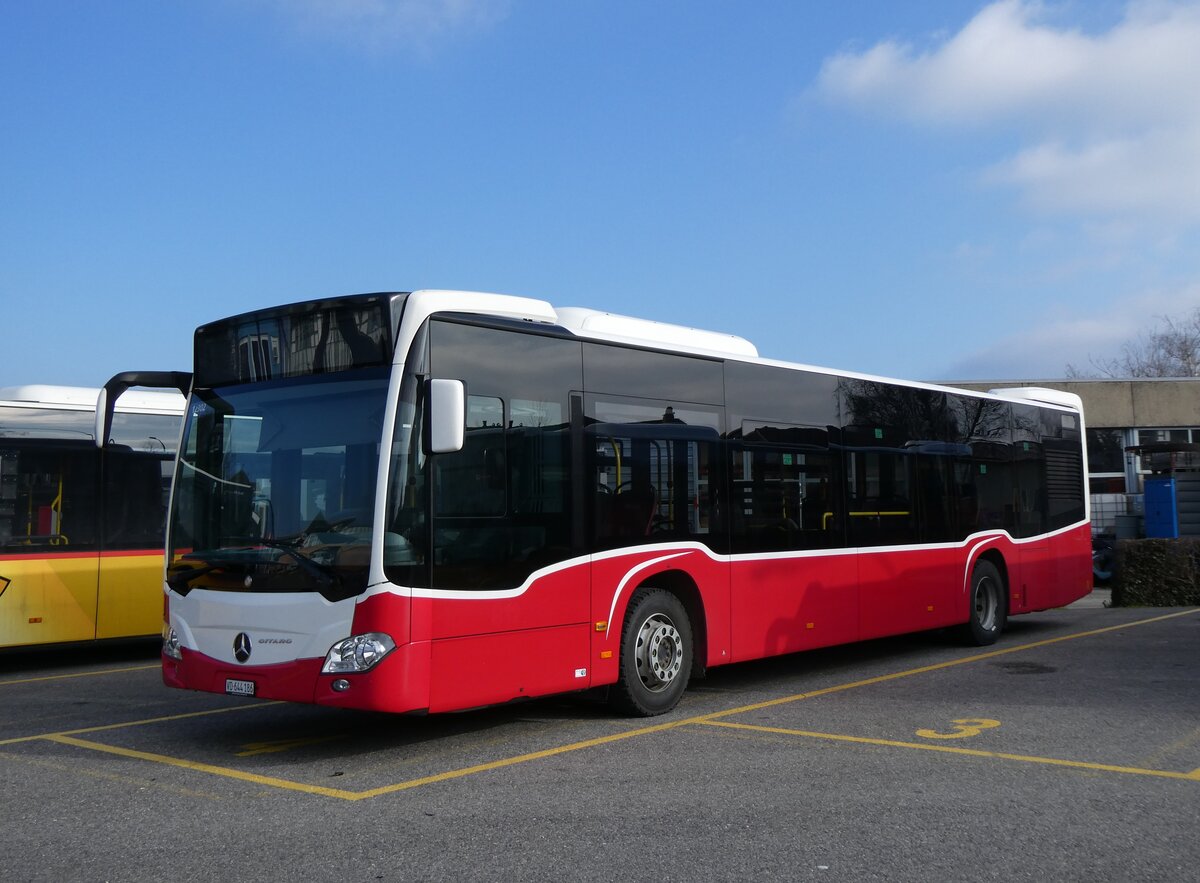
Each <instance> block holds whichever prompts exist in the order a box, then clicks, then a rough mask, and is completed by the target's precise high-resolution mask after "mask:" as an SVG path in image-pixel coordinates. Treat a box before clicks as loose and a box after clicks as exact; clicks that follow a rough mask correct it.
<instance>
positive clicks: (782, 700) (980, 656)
mask: <svg viewBox="0 0 1200 883" xmlns="http://www.w3.org/2000/svg"><path fill="white" fill-rule="evenodd" d="M1194 613H1200V608H1194V609H1191V610H1183V611H1181V612H1179V613H1167V614H1164V615H1162V616H1154V617H1151V618H1150V619H1139V620H1137V621H1135V622H1125V623H1121V624H1120V625H1110V626H1105V627H1104V628H1102V629H1092V630H1091V631H1086V632H1075V633H1074V634H1070V635H1060V636H1059V637H1057V638H1047V639H1046V640H1044V641H1034V642H1032V643H1030V644H1019V645H1018V646H1016V647H1005V648H1004V649H1003V650H992V651H989V652H987V653H976V654H975V655H974V656H964V657H962V658H960V659H951V660H949V661H947V662H937V663H934V664H933V665H923V666H921V667H920V668H910V669H908V670H907V671H897V672H892V673H891V674H886V675H879V676H878V677H874V678H866V679H864V680H861V681H854V682H852V683H849V684H838V685H837V686H836V687H824V688H822V689H820V690H812V691H810V692H808V693H795V694H793V695H791V696H780V697H779V698H777V699H768V700H766V701H765V702H755V703H753V704H751V705H743V706H741V707H739V708H730V709H727V710H725V711H717V712H713V713H712V714H709V715H705V717H706V718H707V719H709V720H713V719H715V718H722V717H730V716H732V715H735V714H744V713H746V712H748V711H758V710H759V709H761V708H772V707H774V706H776V705H786V704H788V703H789V702H798V701H800V700H801V699H813V698H815V697H817V696H828V695H829V694H830V693H841V692H844V691H846V690H855V689H857V688H859V687H870V686H872V685H874V684H883V683H886V682H888V681H895V680H898V679H899V678H908V677H912V676H913V675H920V674H928V673H929V672H931V671H940V670H942V669H944V668H953V667H954V666H956V665H966V664H967V663H970V662H979V661H981V660H984V659H994V658H996V657H997V656H1006V655H1008V654H1009V653H1021V652H1023V651H1025V650H1033V649H1034V648H1037V647H1048V646H1050V645H1051V644H1059V643H1061V642H1063V641H1074V640H1075V639H1077V638H1090V637H1092V636H1094V635H1103V634H1105V633H1106V632H1115V631H1119V630H1121V629H1128V628H1133V627H1134V626H1139V625H1148V624H1150V623H1152V622H1162V621H1163V620H1165V619H1175V618H1176V617H1179V616H1190V615H1192V614H1194Z"/></svg>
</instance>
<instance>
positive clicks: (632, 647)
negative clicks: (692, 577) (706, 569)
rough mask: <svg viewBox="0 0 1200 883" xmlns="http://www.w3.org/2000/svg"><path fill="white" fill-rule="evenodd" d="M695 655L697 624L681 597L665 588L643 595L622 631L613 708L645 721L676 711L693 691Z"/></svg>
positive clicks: (636, 598)
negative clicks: (689, 687)
mask: <svg viewBox="0 0 1200 883" xmlns="http://www.w3.org/2000/svg"><path fill="white" fill-rule="evenodd" d="M693 652H694V651H693V647H692V624H691V621H690V620H689V619H688V615H687V611H686V610H684V609H683V604H681V603H680V602H679V599H678V598H676V597H675V596H674V595H672V594H671V593H670V592H667V591H664V590H663V589H646V590H642V591H639V592H638V593H637V594H636V595H634V597H633V598H632V600H630V602H629V611H628V612H627V613H626V614H625V625H624V627H623V628H622V630H621V661H620V674H619V676H618V678H617V683H616V685H615V686H614V687H613V690H612V694H611V702H612V704H613V706H614V707H616V708H617V709H619V710H620V711H623V712H625V713H627V714H636V715H640V716H642V717H650V716H652V715H656V714H664V713H665V712H668V711H670V710H671V709H672V708H674V707H675V706H676V705H677V704H679V700H680V698H681V697H682V696H683V691H684V690H685V689H687V683H688V678H689V677H690V675H691V672H692V654H693Z"/></svg>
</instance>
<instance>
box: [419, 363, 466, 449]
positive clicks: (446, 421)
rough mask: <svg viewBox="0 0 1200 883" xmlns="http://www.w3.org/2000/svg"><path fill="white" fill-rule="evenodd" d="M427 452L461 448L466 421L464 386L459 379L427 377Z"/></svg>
mask: <svg viewBox="0 0 1200 883" xmlns="http://www.w3.org/2000/svg"><path fill="white" fill-rule="evenodd" d="M427 401H428V402H429V452H430V453H431V454H449V453H452V452H454V451H461V450H462V447H463V440H464V436H465V435H466V425H467V389H466V387H465V386H463V382H462V381H461V380H430V381H429V397H428V399H427Z"/></svg>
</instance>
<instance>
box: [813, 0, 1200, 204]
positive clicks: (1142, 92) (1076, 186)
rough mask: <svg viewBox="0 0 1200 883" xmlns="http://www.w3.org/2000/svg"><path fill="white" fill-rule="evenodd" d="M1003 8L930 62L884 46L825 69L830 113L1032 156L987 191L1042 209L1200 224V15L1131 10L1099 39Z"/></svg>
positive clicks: (1156, 3) (1180, 5)
mask: <svg viewBox="0 0 1200 883" xmlns="http://www.w3.org/2000/svg"><path fill="white" fill-rule="evenodd" d="M1059 13H1060V10H1056V9H1055V8H1054V7H1052V6H1049V5H1045V4H1042V3H1037V2H1033V0H999V2H995V3H992V4H991V5H989V6H987V7H985V8H984V9H982V10H981V11H980V12H979V13H978V14H977V15H976V16H975V17H974V18H973V19H971V21H969V22H968V23H967V24H966V25H965V26H963V28H962V29H961V30H960V31H958V32H957V33H955V34H952V35H950V36H949V37H943V38H940V39H939V40H937V41H936V44H935V45H933V46H931V47H930V48H926V49H917V48H916V47H914V46H913V45H912V44H911V43H904V42H900V41H897V40H887V41H884V42H881V43H878V44H876V45H875V46H873V47H870V48H868V49H866V50H865V51H862V52H843V53H841V54H838V55H835V56H833V57H831V58H829V59H827V60H826V61H825V63H824V65H823V66H822V69H821V73H820V76H819V79H818V81H817V85H816V91H817V93H818V94H819V95H820V96H822V97H823V98H825V99H826V100H829V101H832V102H836V103H843V104H847V105H853V106H856V107H860V108H863V109H866V110H869V111H872V112H876V113H879V114H881V115H887V116H895V117H900V118H902V119H904V120H906V121H908V122H910V123H913V124H917V125H922V126H935V127H938V128H940V129H945V128H951V129H962V130H972V131H979V130H985V129H986V130H989V131H998V132H1001V133H1003V134H1006V135H1012V134H1015V135H1017V136H1018V137H1020V138H1023V139H1025V140H1026V143H1027V146H1026V147H1024V148H1023V149H1021V150H1019V151H1018V152H1017V153H1016V154H1015V155H1012V156H1009V157H1007V158H1004V159H998V160H997V162H996V163H994V164H993V165H992V167H991V168H990V169H988V170H986V172H985V173H984V176H983V177H984V180H986V181H988V182H991V183H994V184H995V183H999V184H1004V185H1009V186H1013V187H1016V188H1018V189H1019V190H1020V191H1021V192H1022V194H1023V197H1024V200H1025V202H1026V203H1027V204H1028V205H1029V206H1031V207H1032V208H1034V209H1037V210H1039V211H1045V212H1050V213H1066V214H1070V215H1087V216H1094V215H1097V214H1099V215H1109V216H1112V215H1136V216H1150V215H1161V214H1164V213H1165V214H1167V215H1169V216H1170V217H1171V218H1174V219H1176V220H1185V221H1195V220H1197V219H1200V88H1197V83H1200V3H1196V2H1165V0H1147V2H1131V3H1130V5H1129V6H1128V7H1127V8H1126V11H1125V15H1124V17H1123V18H1122V19H1121V21H1120V22H1118V23H1117V24H1115V25H1114V26H1113V27H1111V28H1110V29H1109V30H1107V31H1106V32H1103V33H1098V34H1086V33H1083V32H1082V31H1080V30H1078V29H1074V28H1070V27H1065V26H1061V25H1059V26H1054V25H1053V24H1051V23H1050V22H1051V20H1052V19H1054V18H1055V17H1056V16H1057V15H1058V14H1059Z"/></svg>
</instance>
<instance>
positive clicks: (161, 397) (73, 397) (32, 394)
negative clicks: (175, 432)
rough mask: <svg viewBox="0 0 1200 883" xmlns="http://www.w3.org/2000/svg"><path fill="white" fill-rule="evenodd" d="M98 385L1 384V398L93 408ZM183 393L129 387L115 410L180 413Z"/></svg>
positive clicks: (12, 402) (21, 402)
mask: <svg viewBox="0 0 1200 883" xmlns="http://www.w3.org/2000/svg"><path fill="white" fill-rule="evenodd" d="M99 395H100V390H99V389H98V388H93V387H89V386H53V385H50V384H44V383H34V384H26V385H24V386H4V387H0V402H2V403H4V404H9V405H34V406H38V407H58V408H62V407H66V408H72V409H76V408H77V409H81V410H82V409H86V410H89V411H94V410H95V409H96V399H97V397H98V396H99ZM183 408H184V398H183V395H182V394H180V393H178V392H150V391H148V390H140V389H131V390H129V391H128V392H127V393H125V394H124V395H122V396H121V398H120V399H119V400H118V402H117V410H118V411H127V412H136V411H145V412H150V413H166V414H182V413H183Z"/></svg>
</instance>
